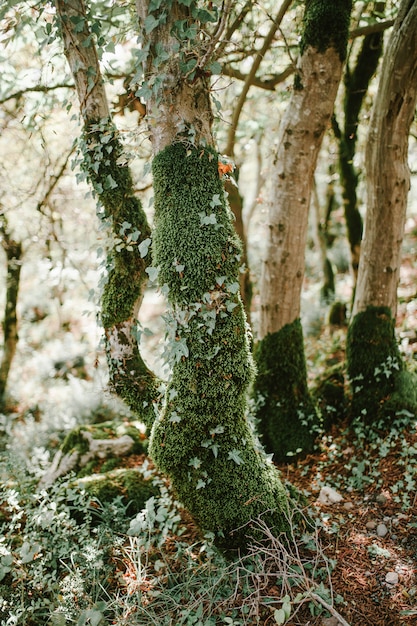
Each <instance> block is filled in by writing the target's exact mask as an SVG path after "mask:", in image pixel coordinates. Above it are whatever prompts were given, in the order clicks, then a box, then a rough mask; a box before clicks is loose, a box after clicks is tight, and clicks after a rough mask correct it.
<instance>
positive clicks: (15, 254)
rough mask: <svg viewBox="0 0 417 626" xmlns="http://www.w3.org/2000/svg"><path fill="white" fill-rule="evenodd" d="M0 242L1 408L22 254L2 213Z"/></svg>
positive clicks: (15, 334) (14, 331) (11, 352)
mask: <svg viewBox="0 0 417 626" xmlns="http://www.w3.org/2000/svg"><path fill="white" fill-rule="evenodd" d="M0 242H1V246H2V248H3V250H4V252H5V253H6V259H7V265H6V267H7V279H6V281H7V283H6V305H5V309H4V319H3V337H4V339H3V341H4V344H3V355H2V359H1V361H0V407H3V405H4V402H5V399H6V386H7V379H8V376H9V371H10V367H11V365H12V361H13V358H14V355H15V353H16V346H17V341H18V332H17V310H16V309H17V297H18V294H19V283H20V270H21V267H22V252H23V251H22V243H21V242H20V241H16V240H15V239H14V238H13V237H12V235H11V233H10V231H9V228H8V224H7V218H6V216H5V215H4V213H3V212H1V213H0Z"/></svg>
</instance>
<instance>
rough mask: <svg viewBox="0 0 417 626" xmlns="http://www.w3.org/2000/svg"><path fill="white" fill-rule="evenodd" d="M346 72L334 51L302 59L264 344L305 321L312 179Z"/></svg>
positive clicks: (286, 149)
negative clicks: (301, 318)
mask: <svg viewBox="0 0 417 626" xmlns="http://www.w3.org/2000/svg"><path fill="white" fill-rule="evenodd" d="M341 70H342V61H341V60H340V57H339V54H338V52H337V51H336V50H335V48H333V47H332V48H330V49H328V50H326V52H323V53H319V52H317V50H316V49H314V48H312V47H308V48H307V50H306V51H305V52H304V54H303V55H302V56H301V59H300V63H299V68H298V76H299V80H300V81H301V85H299V86H298V88H296V89H294V92H293V95H292V98H291V101H290V104H289V106H288V107H287V111H286V114H285V116H284V119H283V122H282V124H281V128H280V135H279V139H278V151H277V154H276V156H275V160H274V165H275V171H274V173H273V176H274V179H273V183H272V184H273V190H272V201H271V203H270V207H269V225H268V227H269V233H268V241H267V244H266V248H267V249H266V255H265V260H264V261H263V267H262V278H261V296H262V304H261V320H260V336H261V338H262V337H264V336H265V335H266V334H267V333H274V332H277V331H278V330H280V329H281V328H282V327H283V326H285V324H291V323H292V322H294V321H295V320H296V319H297V318H298V317H299V316H300V294H301V288H302V283H303V279H304V266H305V260H304V254H305V245H306V235H307V223H308V219H307V218H308V209H309V204H310V197H311V190H312V181H313V174H314V170H315V166H316V161H317V155H318V152H319V149H320V145H321V141H322V138H323V135H324V132H325V130H326V128H327V125H328V123H329V120H330V117H331V114H332V112H333V105H334V99H335V97H336V93H337V88H338V85H339V82H340V77H341Z"/></svg>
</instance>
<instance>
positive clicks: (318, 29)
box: [300, 0, 352, 61]
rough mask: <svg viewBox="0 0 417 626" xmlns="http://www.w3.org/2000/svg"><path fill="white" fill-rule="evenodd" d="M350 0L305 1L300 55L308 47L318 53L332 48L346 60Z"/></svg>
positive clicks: (350, 8)
mask: <svg viewBox="0 0 417 626" xmlns="http://www.w3.org/2000/svg"><path fill="white" fill-rule="evenodd" d="M351 10H352V0H332V1H331V2H330V1H329V0H306V8H305V12H304V27H303V34H302V39H301V45H300V49H301V54H304V51H305V50H306V48H307V47H308V46H311V47H312V48H315V49H316V50H317V51H318V52H326V50H328V49H329V48H330V47H334V48H335V49H336V50H337V52H338V53H339V56H340V59H341V60H342V61H343V60H344V59H345V58H346V45H347V39H348V33H349V21H350V13H351Z"/></svg>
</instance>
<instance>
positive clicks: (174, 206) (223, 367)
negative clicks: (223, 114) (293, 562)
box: [150, 143, 287, 549]
mask: <svg viewBox="0 0 417 626" xmlns="http://www.w3.org/2000/svg"><path fill="white" fill-rule="evenodd" d="M217 163H218V155H217V153H216V152H215V151H213V150H211V149H208V148H202V147H201V148H199V149H196V148H189V147H187V146H184V145H183V144H181V143H178V144H174V145H172V146H169V147H168V148H165V149H164V150H163V151H162V152H160V153H159V154H158V155H157V156H156V157H155V159H154V163H153V173H154V190H155V234H154V248H153V254H154V264H155V265H156V266H158V267H159V279H160V282H161V284H162V285H165V286H166V289H167V290H168V298H169V301H170V303H171V306H172V311H171V315H172V320H171V324H170V331H169V337H170V342H169V343H170V350H171V354H172V361H173V374H172V379H171V381H170V383H169V385H168V389H167V394H166V404H165V408H164V410H163V412H162V414H161V416H160V418H159V419H158V420H157V421H156V422H155V424H154V427H153V430H152V435H151V440H150V453H151V456H152V458H153V459H154V461H155V463H156V465H157V466H158V467H159V468H160V469H161V470H162V471H163V472H165V473H166V474H168V475H169V476H170V478H171V481H172V485H173V487H174V489H175V491H176V492H177V494H178V497H179V499H180V500H181V501H182V503H183V504H184V506H185V507H186V508H187V509H188V510H189V512H190V513H191V514H192V515H193V517H194V519H195V520H196V522H197V523H198V524H199V526H200V528H202V529H203V530H205V531H211V532H213V533H214V534H215V537H216V541H217V544H218V545H219V546H220V547H223V548H225V549H232V548H236V547H239V546H243V545H244V544H245V542H246V535H250V532H251V531H250V528H249V526H247V527H244V528H242V526H244V525H245V524H248V523H249V522H250V520H251V519H253V518H256V517H258V516H259V515H260V514H262V513H264V512H265V511H270V512H269V513H268V522H269V523H270V525H271V526H272V527H274V528H275V529H276V530H277V531H278V530H283V528H285V527H286V518H285V511H286V507H287V497H286V493H285V491H284V488H283V486H282V484H281V482H280V480H279V476H278V474H277V472H276V470H275V469H274V467H273V466H272V465H271V464H270V463H268V462H267V461H266V458H265V455H264V453H263V452H262V451H260V450H259V447H257V446H256V445H255V442H254V439H253V435H252V432H251V430H250V428H249V425H248V422H247V419H246V416H245V411H246V393H247V389H248V386H249V384H250V381H251V380H252V376H253V373H254V368H253V362H252V358H251V353H250V349H249V341H248V335H247V329H246V320H245V315H244V312H243V307H242V303H241V300H240V295H239V279H238V277H239V265H240V243H239V241H238V239H237V237H236V234H235V232H234V228H233V223H232V219H231V213H230V209H229V207H228V205H227V203H226V199H225V194H224V190H223V185H222V182H221V180H220V179H219V174H218V165H217ZM238 528H240V530H239V531H237V530H236V529H238Z"/></svg>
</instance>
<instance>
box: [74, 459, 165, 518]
mask: <svg viewBox="0 0 417 626" xmlns="http://www.w3.org/2000/svg"><path fill="white" fill-rule="evenodd" d="M77 484H78V485H79V486H82V487H83V488H84V489H85V490H86V491H88V493H90V494H91V496H93V497H94V498H97V500H99V501H100V502H101V503H102V504H105V503H109V502H113V500H116V499H121V501H122V503H123V504H124V505H125V506H126V507H127V509H126V514H127V515H136V513H139V511H141V510H142V509H143V508H144V507H145V504H146V501H147V500H149V498H151V497H152V496H157V495H159V488H158V487H157V486H155V485H154V483H153V482H152V480H150V479H145V478H144V477H143V475H142V474H141V472H140V471H138V470H135V469H119V470H114V471H111V472H107V473H105V474H104V473H103V474H95V475H93V476H89V477H88V478H82V479H80V480H78V481H77Z"/></svg>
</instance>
